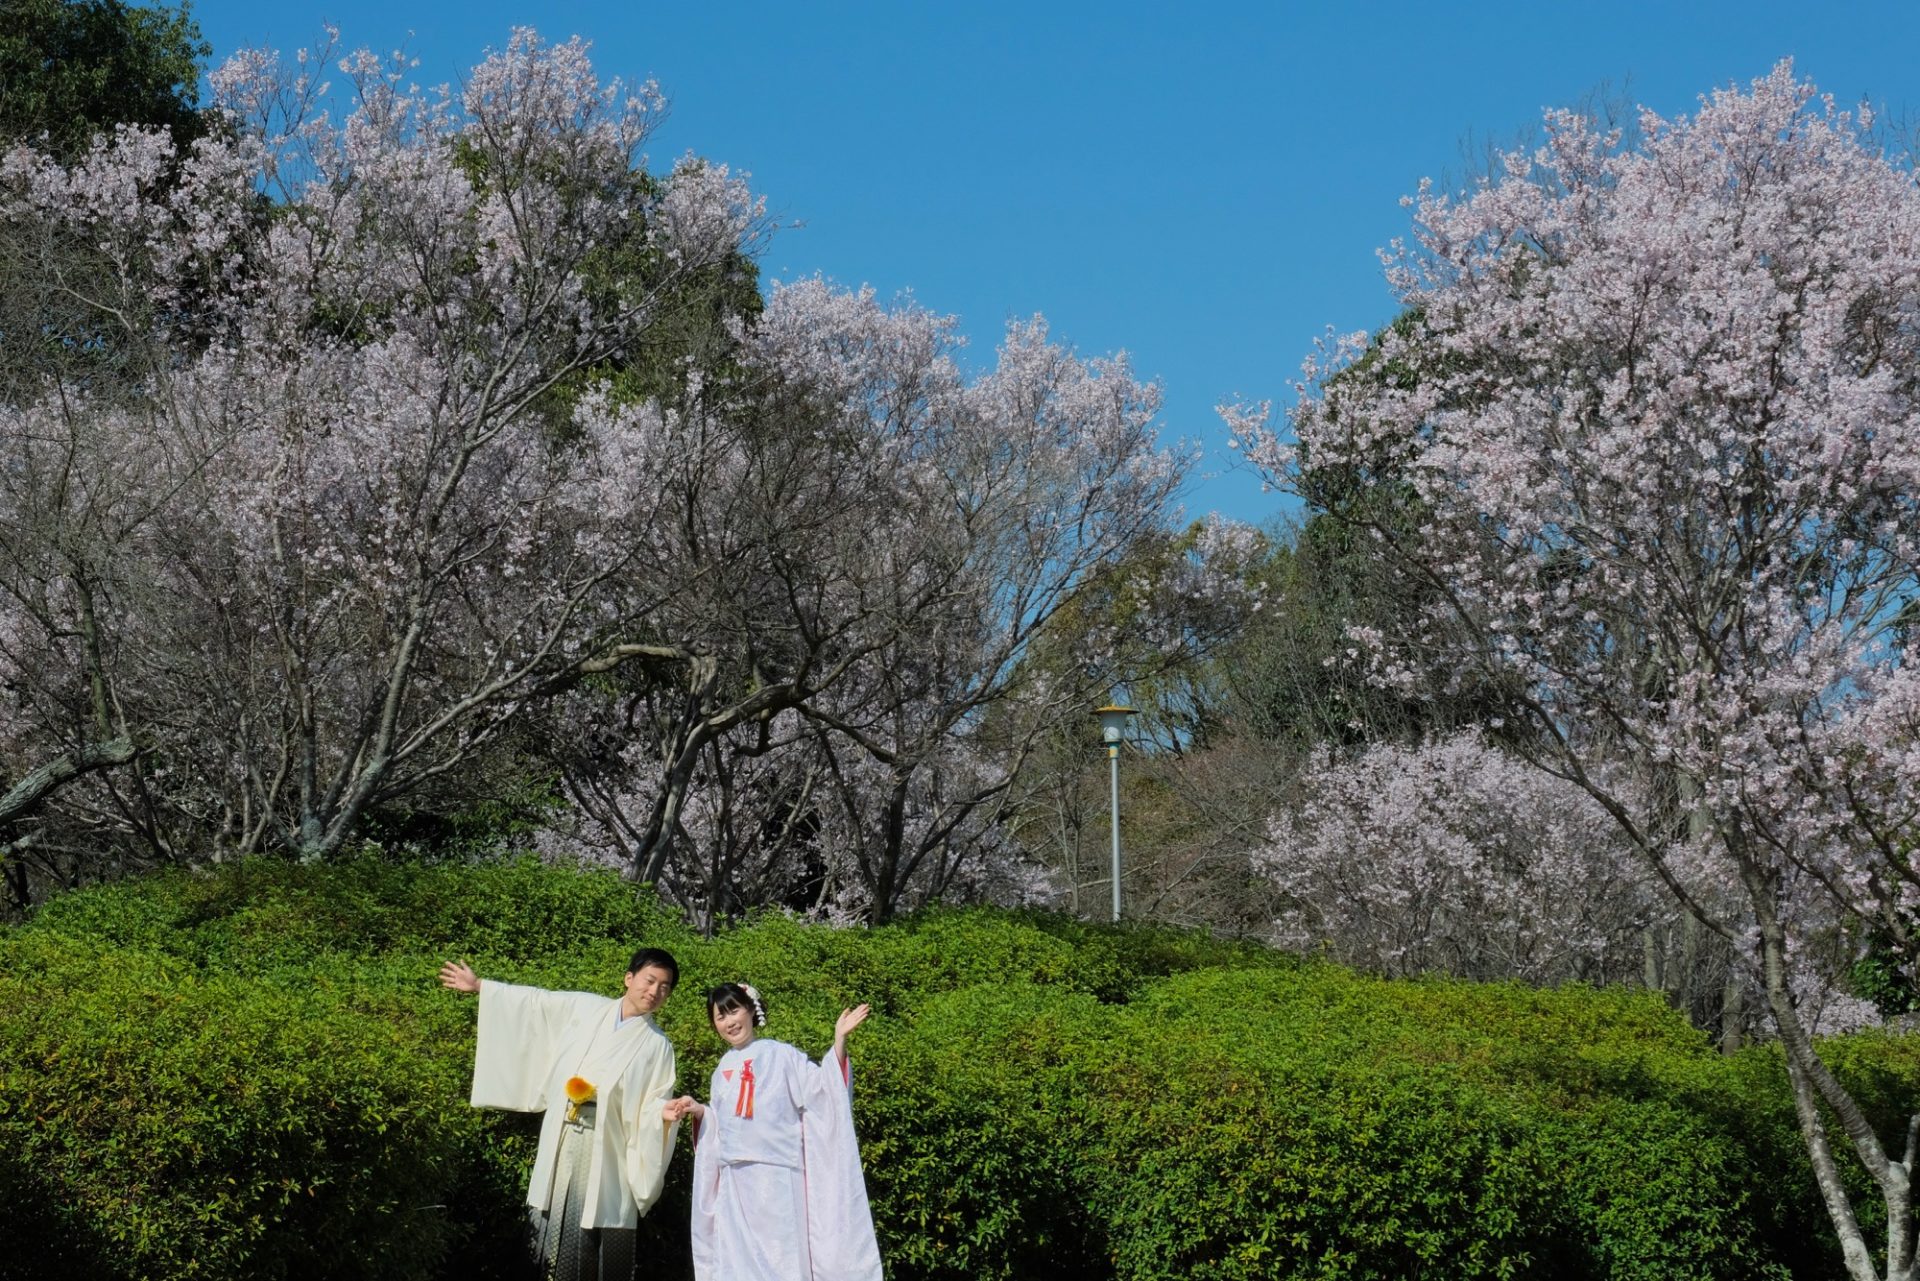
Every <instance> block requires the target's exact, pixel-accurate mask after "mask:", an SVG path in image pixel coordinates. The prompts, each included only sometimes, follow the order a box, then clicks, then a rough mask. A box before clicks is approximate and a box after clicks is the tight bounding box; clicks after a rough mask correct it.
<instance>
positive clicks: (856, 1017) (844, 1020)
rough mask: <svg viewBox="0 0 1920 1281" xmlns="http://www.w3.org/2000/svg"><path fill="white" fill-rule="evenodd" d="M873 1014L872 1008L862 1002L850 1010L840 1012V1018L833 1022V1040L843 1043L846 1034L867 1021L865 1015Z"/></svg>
mask: <svg viewBox="0 0 1920 1281" xmlns="http://www.w3.org/2000/svg"><path fill="white" fill-rule="evenodd" d="M871 1013H873V1007H872V1006H871V1005H868V1004H866V1003H865V1002H864V1001H863V1002H861V1003H860V1004H859V1005H856V1006H854V1007H853V1008H852V1009H850V1010H842V1011H840V1017H839V1018H837V1019H835V1020H834V1021H833V1039H834V1040H835V1041H844V1040H846V1039H847V1033H849V1032H851V1031H853V1029H855V1028H857V1027H859V1026H860V1025H861V1024H862V1023H865V1022H866V1021H867V1015H869V1014H871Z"/></svg>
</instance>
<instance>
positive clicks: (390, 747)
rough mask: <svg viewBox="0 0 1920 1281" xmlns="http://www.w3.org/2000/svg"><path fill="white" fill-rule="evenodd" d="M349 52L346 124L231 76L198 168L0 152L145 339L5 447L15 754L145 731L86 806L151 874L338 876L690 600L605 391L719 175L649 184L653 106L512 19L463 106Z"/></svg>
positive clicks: (56, 396)
mask: <svg viewBox="0 0 1920 1281" xmlns="http://www.w3.org/2000/svg"><path fill="white" fill-rule="evenodd" d="M339 65H340V68H341V71H342V73H343V74H344V75H345V76H346V77H347V79H348V81H349V82H350V83H351V85H352V89H353V104H354V105H353V109H352V110H351V112H350V113H349V114H348V115H347V116H346V117H345V119H343V120H341V121H338V122H335V121H333V120H332V119H331V118H330V117H329V116H328V115H326V114H325V113H324V112H322V111H320V110H319V109H318V105H319V103H320V102H321V101H322V95H323V92H324V88H325V86H324V85H323V84H322V82H321V81H320V80H319V78H318V74H317V71H316V69H315V68H316V60H313V59H307V60H303V61H302V62H301V63H300V64H299V65H298V66H296V67H295V68H291V69H288V70H285V71H283V70H282V69H281V68H280V67H279V66H278V64H277V63H276V62H274V61H273V60H271V59H270V58H267V57H265V56H261V55H249V56H243V57H242V58H239V59H236V60H235V61H234V62H231V63H229V64H228V65H227V66H226V67H225V68H223V69H221V70H220V71H219V72H216V73H215V75H214V76H213V77H212V80H213V87H214V91H215V98H216V103H215V106H216V109H217V110H219V111H221V112H223V113H224V114H225V119H226V120H227V122H228V127H227V128H225V129H223V130H219V131H214V132H213V133H212V134H211V135H210V136H208V137H203V138H200V139H198V140H196V141H195V142H194V143H192V144H191V146H190V147H188V148H186V149H184V150H182V149H180V148H177V147H176V146H175V144H174V142H173V140H172V138H171V137H170V136H169V135H168V134H166V133H165V132H164V131H161V130H156V129H144V128H138V127H123V128H121V129H120V130H119V132H118V133H117V134H116V135H114V136H113V137H112V138H101V139H98V140H96V142H95V144H94V146H93V148H92V149H91V150H90V151H89V152H88V153H87V154H86V155H84V156H83V157H81V158H80V159H78V160H76V161H74V162H73V163H70V164H69V163H62V162H61V161H59V160H58V159H56V158H54V157H52V156H49V155H44V154H41V153H38V152H35V151H33V150H32V149H31V148H24V147H20V148H15V149H14V150H13V151H11V152H9V153H8V154H7V156H6V157H5V159H4V161H3V162H0V218H4V219H6V220H7V221H9V222H11V223H15V224H25V225H30V226H38V227H43V228H47V229H48V231H47V235H48V236H49V237H55V236H66V237H68V238H69V239H79V240H84V241H85V242H86V243H87V244H89V245H91V246H93V247H94V248H95V257H94V259H93V261H92V268H93V270H92V272H91V274H90V277H89V278H90V279H104V280H106V281H107V282H108V283H109V284H110V285H111V286H112V288H111V289H107V290H102V291H99V292H97V293H95V294H92V295H89V296H87V297H85V298H84V299H83V301H84V302H85V303H86V304H87V305H89V306H91V307H92V308H93V309H94V310H95V312H96V313H97V314H98V316H99V318H100V321H99V323H103V324H109V325H117V326H119V327H121V328H122V329H124V330H126V331H128V333H129V335H130V336H131V338H132V339H134V340H136V341H133V342H131V343H130V346H131V347H132V348H134V349H136V350H138V351H139V352H142V353H146V356H145V358H144V359H141V360H138V361H133V362H130V363H129V364H128V367H127V369H126V371H125V373H124V375H123V376H122V379H121V381H120V382H119V383H118V384H117V385H114V386H110V387H109V386H104V385H100V384H98V383H97V380H91V379H75V378H63V377H61V376H60V374H59V372H58V371H55V372H54V373H52V374H49V375H48V376H47V378H46V380H45V381H44V384H43V386H42V387H41V388H40V394H39V395H38V396H37V397H33V398H30V399H27V400H25V403H22V404H21V405H19V406H17V407H14V408H10V409H8V410H7V411H5V415H4V421H0V442H4V447H5V449H6V458H7V467H6V468H5V469H4V470H5V474H6V476H7V483H6V486H5V500H6V503H7V506H6V509H5V510H4V511H0V525H4V527H5V528H6V530H7V531H8V534H7V538H6V540H5V542H6V561H5V567H4V568H5V582H4V584H0V586H4V590H5V594H6V598H7V603H8V607H9V611H10V613H9V617H8V619H7V626H6V628H5V629H4V630H5V635H6V638H7V641H8V645H7V648H8V655H7V656H8V658H9V660H10V661H11V675H12V677H13V681H12V684H13V687H14V689H15V691H16V693H17V697H16V698H14V699H13V700H11V703H12V707H11V708H10V714H11V716H12V722H11V723H10V725H9V726H8V731H9V736H10V738H11V739H12V740H13V741H14V742H16V743H17V744H19V745H20V750H22V751H23V752H27V753H30V752H34V751H37V752H39V753H40V754H41V755H42V756H43V757H44V756H45V755H47V754H49V753H50V752H51V751H53V750H54V749H56V748H61V747H70V744H71V740H72V732H71V731H70V730H69V729H67V728H66V727H68V726H71V725H74V724H77V723H81V722H84V721H91V722H93V723H94V726H95V730H96V731H97V732H96V733H95V739H96V740H98V739H100V738H101V737H103V735H105V734H106V733H109V732H111V733H114V734H118V735H120V736H122V737H125V736H127V735H132V736H133V737H135V738H136V739H137V740H138V741H139V742H140V744H141V745H142V748H143V750H144V751H145V752H146V754H147V755H146V756H145V757H143V758H142V760H143V762H144V764H143V765H142V766H141V767H140V768H139V769H138V771H137V772H136V774H135V775H133V776H132V777H130V778H129V779H128V780H127V781H125V782H120V781H112V782H109V783H106V784H103V785H102V786H101V787H99V788H96V789H95V790H94V791H93V792H92V793H89V794H88V795H87V796H85V797H84V798H81V799H79V800H77V801H76V804H75V805H74V806H73V807H72V808H73V810H74V813H75V815H76V816H81V815H84V817H85V819H86V821H87V823H88V824H89V827H88V831H89V832H90V833H91V834H92V835H93V836H95V837H98V836H102V835H105V834H108V833H110V832H112V831H114V830H118V831H120V832H122V833H124V834H127V835H130V836H133V837H135V838H137V839H138V840H139V841H140V842H141V843H143V844H144V845H146V846H147V847H148V849H149V850H150V852H153V853H157V854H159V855H161V856H163V857H186V856H188V855H187V854H186V851H188V850H189V849H190V848H191V849H204V848H206V847H207V846H211V847H212V848H214V849H216V850H234V849H237V850H248V849H261V848H279V849H284V850H288V851H291V852H295V853H298V854H299V855H301V856H303V857H310V858H311V857H323V856H325V855H327V854H329V853H331V852H333V851H335V850H337V849H339V848H340V847H341V845H342V843H343V842H344V841H345V840H346V839H347V837H348V836H349V834H350V833H352V832H353V831H354V830H355V827H356V825H357V824H358V822H359V821H360V819H361V818H362V816H363V815H364V814H365V813H367V811H368V809H369V807H370V806H376V805H379V804H382V803H384V802H387V801H390V800H392V799H394V798H397V797H401V796H405V795H408V794H410V793H412V792H415V791H417V790H418V789H420V788H423V787H427V786H431V785H432V784H433V782H434V780H436V779H438V778H442V777H445V776H447V775H449V774H451V773H454V772H456V771H458V770H460V769H461V768H463V766H464V765H465V764H467V763H468V762H471V761H473V760H475V759H476V758H477V757H478V756H479V755H480V754H482V753H484V752H485V751H487V750H488V749H489V748H490V746H491V745H493V744H494V743H495V742H496V741H497V740H498V739H499V737H500V736H501V734H502V732H503V730H504V729H505V728H506V727H507V726H509V725H511V724H512V723H513V722H514V721H515V720H516V719H517V718H518V716H519V715H520V714H521V713H522V712H523V711H524V709H525V708H526V707H527V706H528V705H529V704H530V703H531V702H534V701H537V700H538V699H540V698H543V697H546V696H548V695H550V694H551V693H553V692H555V691H558V690H561V689H564V688H566V687H568V686H570V685H571V684H574V683H577V682H578V681H579V680H581V679H584V678H586V677H588V676H590V675H592V674H594V673H597V672H601V671H604V670H606V669H607V668H609V667H611V666H614V665H617V664H619V663H621V662H625V661H629V660H630V659H633V658H635V657H637V656H639V655H641V654H643V653H644V652H645V651H644V647H642V648H638V649H636V648H633V647H631V646H630V645H629V644H628V642H629V641H630V640H631V635H632V631H631V626H630V625H632V624H633V623H634V620H635V619H636V618H638V617H642V616H644V614H645V611H646V609H647V607H648V605H649V604H650V603H651V602H652V601H654V600H656V599H657V598H658V596H659V595H661V594H663V593H665V592H668V591H670V590H671V585H667V584H661V583H660V582H658V581H657V580H652V581H650V582H649V581H642V582H640V583H639V584H637V585H636V583H635V582H634V581H633V580H632V579H631V577H630V576H628V575H627V574H626V571H627V569H628V568H629V566H630V565H631V564H632V563H633V562H634V560H635V557H636V556H637V555H638V554H639V553H640V552H641V551H642V550H644V548H645V545H646V539H647V535H648V531H649V529H650V527H651V525H652V523H653V521H654V519H655V517H656V515H657V505H656V503H655V501H654V496H653V495H654V491H653V489H652V487H651V486H650V485H649V484H648V483H647V480H648V478H649V477H650V476H652V475H654V474H655V473H657V472H659V471H660V470H662V469H664V468H665V467H666V466H667V465H668V462H669V456H670V455H671V454H672V453H673V452H674V451H676V450H678V449H680V448H683V447H684V443H685V442H684V440H683V439H682V437H680V436H679V435H678V434H677V433H676V431H675V430H674V423H673V422H672V421H671V416H670V415H669V414H668V413H667V412H665V411H664V410H663V409H662V408H661V407H660V406H659V405H657V404H653V403H649V402H641V401H636V400H634V399H633V398H630V397H623V396H620V395H618V394H615V393H614V392H613V391H612V389H611V388H610V387H609V386H608V385H607V384H605V382H604V381H596V379H597V377H598V375H599V374H600V373H601V372H602V371H605V370H608V369H609V368H610V367H611V366H613V365H614V364H615V363H616V362H618V361H619V360H620V359H621V358H622V357H623V354H624V353H628V352H631V351H632V350H634V349H635V348H636V346H637V345H639V344H642V343H643V342H644V341H645V340H646V339H647V337H648V335H649V333H650V332H651V331H652V330H653V329H654V328H655V327H657V326H658V325H659V324H661V323H663V322H664V321H665V320H666V319H667V318H669V316H670V313H671V311H672V308H673V307H674V305H675V303H676V299H677V298H678V297H679V296H680V287H681V286H682V285H683V284H684V283H686V282H688V281H690V280H693V279H696V278H699V277H702V276H705V275H710V274H711V273H712V272H714V271H715V270H716V269H721V268H723V267H724V265H725V264H726V263H728V262H730V261H735V260H737V259H738V255H739V253H740V251H741V249H742V247H743V246H744V245H749V244H750V243H751V242H752V240H753V238H754V237H755V236H756V235H757V234H758V231H759V228H760V226H761V214H760V207H759V204H758V202H757V201H756V200H755V198H754V197H752V196H751V194H750V193H748V191H747V190H746V189H745V187H744V185H743V184H742V183H741V182H740V181H739V180H738V179H736V178H734V177H733V176H731V175H730V174H729V173H728V172H727V171H726V170H725V169H724V168H723V167H720V166H715V165H711V164H707V163H704V162H697V161H688V162H685V163H683V164H682V165H680V166H678V167H676V168H675V170H674V171H673V172H672V173H671V174H669V175H667V176H664V177H655V176H652V175H649V174H647V173H646V172H645V170H644V167H643V165H642V164H641V158H640V156H639V152H638V148H639V147H640V146H641V144H642V143H643V142H644V140H645V138H646V136H647V135H648V133H649V131H650V130H651V128H652V126H653V123H654V121H655V120H656V119H657V118H658V116H659V114H660V108H661V101H660V98H659V96H658V94H657V93H656V92H655V91H654V90H653V88H652V87H651V86H650V85H649V86H641V87H639V88H638V89H636V90H633V91H629V90H628V89H627V88H625V87H623V86H622V85H620V84H619V83H618V82H613V83H608V84H602V83H601V82H600V81H599V80H598V79H597V78H596V77H595V76H594V74H593V72H592V69H591V67H590V66H589V64H588V61H587V58H586V54H585V49H584V46H582V45H581V44H580V43H579V42H577V41H575V42H569V43H567V44H563V45H557V46H549V45H545V44H543V43H542V42H541V41H540V40H539V39H538V38H537V37H536V36H534V35H533V34H532V33H531V32H526V31H522V32H519V33H516V35H515V36H514V38H513V40H512V41H511V42H510V43H509V45H508V47H507V48H506V50H505V51H503V52H501V53H498V54H496V55H494V56H492V57H490V58H488V59H487V60H486V61H485V62H484V63H482V64H481V65H480V66H479V67H477V68H475V70H474V71H473V73H472V74H471V76H470V77H469V78H468V80H467V82H466V84H465V86H464V88H463V89H462V91H461V92H460V94H459V95H458V96H455V95H454V94H452V93H451V92H450V91H447V90H444V89H443V90H439V91H423V90H420V89H417V88H414V87H411V86H408V85H407V84H406V83H405V68H404V67H400V66H395V65H389V64H383V63H381V62H380V61H378V60H376V59H374V58H372V57H371V56H370V55H367V54H364V53H363V54H358V55H353V56H350V57H348V58H346V59H343V60H342V61H341V62H340V64H339ZM127 298H132V299H137V300H139V302H140V303H141V305H140V306H138V307H132V306H128V307H121V306H118V305H117V303H118V301H119V300H121V299H127ZM35 744H38V746H34V745H35Z"/></svg>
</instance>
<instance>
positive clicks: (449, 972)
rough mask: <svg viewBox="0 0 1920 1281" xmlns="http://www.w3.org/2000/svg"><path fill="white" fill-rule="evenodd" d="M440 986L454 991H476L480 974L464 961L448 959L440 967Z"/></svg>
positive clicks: (478, 987) (478, 986)
mask: <svg viewBox="0 0 1920 1281" xmlns="http://www.w3.org/2000/svg"><path fill="white" fill-rule="evenodd" d="M440 986H441V987H448V988H452V989H453V990H454V991H456V992H469V993H471V992H478V991H479V990H480V976H479V975H478V974H475V973H474V972H473V968H472V967H471V966H469V965H468V964H467V963H466V962H465V961H448V962H447V963H446V964H445V965H442V966H441V967H440Z"/></svg>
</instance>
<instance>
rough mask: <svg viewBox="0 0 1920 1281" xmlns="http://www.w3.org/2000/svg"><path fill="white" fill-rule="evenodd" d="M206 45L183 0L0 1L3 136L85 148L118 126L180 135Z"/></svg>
mask: <svg viewBox="0 0 1920 1281" xmlns="http://www.w3.org/2000/svg"><path fill="white" fill-rule="evenodd" d="M207 53H208V46H207V42H206V41H205V40H203V39H201V38H200V28H199V26H198V25H197V24H195V23H194V21H193V19H192V18H191V17H189V16H188V12H187V7H186V6H185V5H184V4H183V5H181V6H180V7H179V8H178V9H173V8H165V7H155V8H145V7H140V6H135V5H128V4H123V3H121V0H0V142H7V143H11V142H13V141H15V140H24V141H29V142H34V143H36V144H38V143H39V141H40V139H41V136H42V135H45V136H46V139H47V142H48V144H49V145H50V146H51V149H52V150H53V151H54V152H55V153H56V154H60V155H71V154H74V153H77V152H81V151H84V150H85V149H86V147H87V145H88V143H89V142H90V140H91V139H92V137H93V135H94V134H96V133H102V132H111V131H112V130H113V127H114V126H115V125H117V124H122V123H126V124H146V125H160V126H164V127H165V128H167V129H169V130H171V131H172V132H173V136H174V138H175V140H176V141H178V142H181V143H183V144H184V143H186V142H188V141H191V140H192V139H193V138H195V137H198V136H199V135H200V134H201V133H202V132H203V131H204V128H205V124H204V121H203V119H202V117H201V115H200V113H199V110H198V98H199V81H200V61H201V59H203V58H205V57H206V56H207Z"/></svg>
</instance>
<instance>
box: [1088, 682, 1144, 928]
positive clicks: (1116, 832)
mask: <svg viewBox="0 0 1920 1281" xmlns="http://www.w3.org/2000/svg"><path fill="white" fill-rule="evenodd" d="M1093 714H1094V715H1095V716H1098V717H1099V718H1100V741H1101V742H1103V743H1105V744H1106V745H1107V764H1108V766H1109V767H1110V768H1109V770H1108V774H1109V776H1110V778H1111V780H1112V783H1111V788H1110V792H1111V796H1112V800H1113V806H1112V810H1111V811H1110V813H1109V816H1108V820H1107V824H1108V827H1109V829H1110V830H1111V831H1112V832H1113V919H1114V920H1115V921H1118V920H1119V919H1120V741H1121V740H1122V739H1124V738H1125V737H1126V736H1127V718H1128V717H1130V716H1138V715H1139V714H1140V709H1139V708H1137V707H1122V706H1120V704H1118V703H1109V704H1107V705H1106V706H1105V707H1096V708H1094V709H1093Z"/></svg>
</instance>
